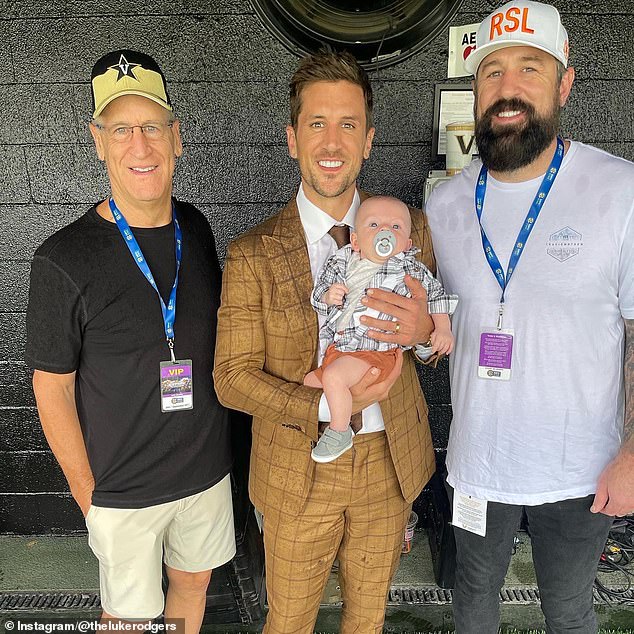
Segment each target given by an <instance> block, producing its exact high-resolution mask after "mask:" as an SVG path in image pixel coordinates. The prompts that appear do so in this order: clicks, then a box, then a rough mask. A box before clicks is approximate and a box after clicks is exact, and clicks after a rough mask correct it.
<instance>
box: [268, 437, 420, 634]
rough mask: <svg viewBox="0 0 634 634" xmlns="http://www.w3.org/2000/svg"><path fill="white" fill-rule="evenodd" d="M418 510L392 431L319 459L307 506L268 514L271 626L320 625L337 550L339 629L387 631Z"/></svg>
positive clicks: (271, 629)
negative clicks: (403, 484)
mask: <svg viewBox="0 0 634 634" xmlns="http://www.w3.org/2000/svg"><path fill="white" fill-rule="evenodd" d="M410 510H411V504H408V503H407V502H405V500H404V499H403V495H402V493H401V489H400V486H399V483H398V479H397V477H396V472H395V471H394V466H393V463H392V458H391V456H390V451H389V447H388V444H387V438H386V436H385V432H374V433H370V434H360V435H358V436H356V437H355V438H354V446H353V448H352V449H351V450H350V451H347V452H346V453H345V454H343V455H342V456H340V457H339V458H338V459H337V460H335V461H334V462H330V463H326V464H317V465H316V466H315V477H314V480H313V484H312V488H311V490H310V493H309V496H308V501H307V503H306V506H305V508H304V509H303V511H302V512H301V513H300V514H299V515H297V516H289V515H287V514H284V513H281V512H275V513H269V514H267V515H266V516H265V518H264V544H265V548H266V587H267V594H268V603H269V613H268V616H267V621H266V626H265V628H264V633H268V634H282V633H284V634H303V633H306V634H310V633H312V632H313V628H314V624H315V620H316V618H317V612H318V610H319V602H320V599H321V596H322V593H323V590H324V586H325V584H326V581H327V579H328V576H329V573H330V569H331V566H332V563H333V560H334V559H335V556H337V555H338V557H339V566H340V568H339V575H340V580H341V586H342V596H343V601H344V606H343V611H342V617H341V627H340V629H339V631H340V632H341V633H342V634H350V633H351V632H356V633H359V634H366V633H370V632H381V631H382V626H383V621H384V618H385V604H386V601H387V594H388V591H389V588H390V582H391V580H392V577H393V575H394V572H395V570H396V566H397V565H398V560H399V555H400V551H401V544H402V541H403V531H404V528H405V524H406V522H407V518H408V517H409V513H410Z"/></svg>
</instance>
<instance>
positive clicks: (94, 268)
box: [26, 202, 231, 508]
mask: <svg viewBox="0 0 634 634" xmlns="http://www.w3.org/2000/svg"><path fill="white" fill-rule="evenodd" d="M176 210H177V214H178V219H179V222H180V225H181V229H182V232H183V256H182V264H181V268H180V273H179V285H178V293H177V297H176V321H175V323H174V344H175V354H176V358H177V359H192V361H193V394H194V408H193V410H185V411H180V412H170V413H163V412H161V400H160V392H159V369H160V368H159V364H160V362H161V361H168V360H169V358H170V356H169V350H168V347H167V343H166V341H165V330H164V325H163V316H162V313H161V308H160V303H159V299H158V296H157V294H156V291H155V290H154V289H153V288H152V286H151V285H150V283H149V282H148V281H147V280H146V279H145V277H144V276H143V274H142V273H141V271H140V270H139V268H138V267H137V265H136V262H135V261H134V260H133V258H132V255H131V254H130V252H129V251H128V248H127V246H126V244H125V243H124V240H123V238H122V236H121V234H120V233H119V230H118V229H117V226H116V225H115V224H114V223H111V222H108V221H107V220H104V219H103V218H101V216H99V214H97V212H96V209H95V207H92V208H91V209H90V210H89V211H88V212H87V213H86V214H85V215H83V216H82V217H81V218H79V219H78V220H77V221H75V222H73V223H72V224H71V225H69V226H67V227H65V228H64V229H62V230H60V231H58V232H57V233H55V234H54V235H53V236H51V237H50V238H49V239H48V240H46V241H45V242H44V244H43V245H42V246H41V247H40V248H39V249H38V250H37V252H36V253H35V257H34V259H33V264H32V267H31V287H30V291H29V306H28V311H27V349H26V362H27V363H28V365H29V366H31V367H32V368H34V369H38V370H44V371H46V372H54V373H69V372H74V371H76V372H77V374H76V384H75V388H76V402H77V411H78V413H79V420H80V422H81V426H82V432H83V436H84V441H85V443H86V448H87V451H88V458H89V461H90V466H91V468H92V472H93V475H94V478H95V490H94V493H93V498H92V500H93V503H94V504H95V505H96V506H109V507H115V508H142V507H145V506H151V505H154V504H161V503H164V502H169V501H172V500H177V499H180V498H183V497H186V496H188V495H193V494H195V493H199V492H200V491H203V490H205V489H206V488H208V487H210V486H212V485H214V484H215V483H216V482H219V481H220V480H221V479H222V478H223V477H224V476H225V475H226V474H227V473H228V472H229V470H230V467H231V454H230V444H229V429H228V421H227V411H226V410H225V409H224V408H223V407H222V406H221V405H220V403H219V402H218V400H217V398H216V394H215V392H214V388H213V379H212V369H213V356H214V345H215V335H216V313H217V310H218V305H219V302H220V281H221V273H220V267H219V265H218V258H217V255H216V249H215V244H214V238H213V234H212V232H211V228H210V227H209V224H208V223H207V220H206V219H205V217H204V216H203V215H202V214H201V213H200V211H198V210H197V209H196V208H195V207H193V206H191V205H188V204H186V203H181V202H176ZM132 230H133V233H134V235H135V237H136V239H137V241H138V243H139V246H140V247H141V250H142V251H143V255H144V256H145V258H146V260H147V262H148V264H149V266H150V270H151V271H152V274H153V275H154V278H155V280H156V283H157V286H158V288H159V290H160V292H161V295H162V297H163V298H164V301H165V302H166V303H167V299H168V297H169V294H170V292H171V288H172V284H173V282H174V274H175V268H176V256H175V248H174V226H173V223H170V224H169V225H167V226H165V227H158V228H152V229H140V228H136V229H135V228H134V227H133V228H132Z"/></svg>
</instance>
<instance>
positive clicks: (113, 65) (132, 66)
mask: <svg viewBox="0 0 634 634" xmlns="http://www.w3.org/2000/svg"><path fill="white" fill-rule="evenodd" d="M90 79H91V82H90V83H91V88H92V99H93V118H95V117H98V116H99V115H100V114H101V113H102V112H103V110H104V108H105V107H106V106H107V105H108V104H109V103H110V102H111V101H113V100H115V99H117V98H118V97H122V96H123V95H139V96H141V97H146V98H148V99H151V100H152V101H154V102H155V103H157V104H159V105H160V106H162V107H163V108H165V109H166V110H170V111H171V110H172V106H171V103H170V99H169V95H168V94H167V87H166V84H165V77H164V76H163V73H162V71H161V69H160V67H159V65H158V64H157V63H156V62H155V61H154V60H153V59H152V58H151V57H150V56H149V55H145V53H139V52H137V51H129V50H119V51H112V52H111V53H108V54H107V55H104V56H103V57H102V58H101V59H99V60H98V61H97V63H96V64H95V65H94V67H93V69H92V74H91V78H90Z"/></svg>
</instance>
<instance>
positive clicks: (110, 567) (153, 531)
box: [86, 475, 236, 619]
mask: <svg viewBox="0 0 634 634" xmlns="http://www.w3.org/2000/svg"><path fill="white" fill-rule="evenodd" d="M86 527H87V528H88V543H89V544H90V547H91V548H92V551H93V553H94V554H95V556H96V557H97V559H98V560H99V585H100V591H101V606H102V607H103V609H104V610H105V611H106V612H107V613H108V614H111V615H112V616H115V617H117V618H120V619H154V618H156V617H157V616H159V615H160V614H161V613H162V612H163V606H164V597H163V590H162V587H161V583H162V562H163V561H165V563H166V564H167V565H168V566H169V567H170V568H175V569H176V570H182V571H185V572H203V571H207V570H212V569H213V568H217V567H218V566H221V565H222V564H225V563H227V562H228V561H229V560H230V559H231V558H232V557H233V556H234V555H235V552H236V543H235V530H234V526H233V507H232V502H231V480H230V478H229V475H227V476H225V477H224V478H223V479H222V480H221V481H220V482H218V483H217V484H215V485H214V486H212V487H211V488H210V489H207V490H206V491H202V492H201V493H197V494H196V495H190V496H189V497H186V498H183V499H181V500H175V501H173V502H167V503H165V504H157V505H156V506H148V507H147V508H142V509H114V508H105V507H102V506H91V507H90V509H89V511H88V515H87V516H86Z"/></svg>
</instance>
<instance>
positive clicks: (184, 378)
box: [160, 359, 194, 412]
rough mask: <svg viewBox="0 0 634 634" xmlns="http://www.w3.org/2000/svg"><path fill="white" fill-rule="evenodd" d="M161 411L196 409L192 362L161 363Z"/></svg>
mask: <svg viewBox="0 0 634 634" xmlns="http://www.w3.org/2000/svg"><path fill="white" fill-rule="evenodd" d="M160 388H161V411H162V412H174V411H178V410H181V409H194V383H193V377H192V361H191V359H184V360H182V361H161V381H160Z"/></svg>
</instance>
